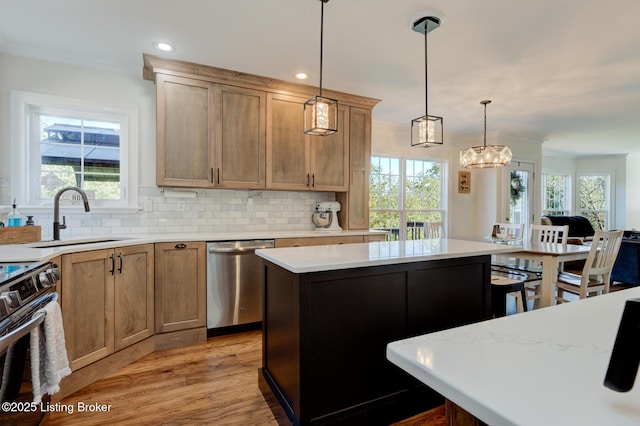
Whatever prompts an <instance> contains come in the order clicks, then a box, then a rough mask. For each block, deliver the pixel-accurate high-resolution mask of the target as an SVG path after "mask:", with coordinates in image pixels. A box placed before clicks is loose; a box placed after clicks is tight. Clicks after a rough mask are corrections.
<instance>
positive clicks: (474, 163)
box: [460, 100, 512, 169]
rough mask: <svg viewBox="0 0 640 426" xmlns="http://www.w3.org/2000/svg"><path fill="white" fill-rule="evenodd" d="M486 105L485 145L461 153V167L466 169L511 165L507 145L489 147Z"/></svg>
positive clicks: (485, 106) (485, 107) (485, 110)
mask: <svg viewBox="0 0 640 426" xmlns="http://www.w3.org/2000/svg"><path fill="white" fill-rule="evenodd" d="M480 103H481V104H482V105H484V144H483V145H482V146H472V147H469V148H467V149H465V150H462V151H460V165H461V166H462V167H464V168H466V169H488V168H495V167H502V166H505V165H507V164H509V163H511V157H512V154H511V149H510V148H509V147H508V146H506V145H487V104H490V103H491V101H488V100H487V101H480Z"/></svg>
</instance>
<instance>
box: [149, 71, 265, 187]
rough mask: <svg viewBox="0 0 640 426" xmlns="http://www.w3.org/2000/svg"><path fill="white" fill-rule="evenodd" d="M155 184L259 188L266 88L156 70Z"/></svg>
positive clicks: (262, 167)
mask: <svg viewBox="0 0 640 426" xmlns="http://www.w3.org/2000/svg"><path fill="white" fill-rule="evenodd" d="M156 93H157V117H156V120H157V121H156V122H157V131H156V138H157V140H156V150H157V152H156V155H157V168H156V173H157V174H156V182H157V184H158V185H160V186H181V187H190V188H214V187H215V188H238V189H260V188H264V182H265V180H264V158H265V151H264V150H265V99H266V94H265V92H262V91H258V90H251V89H243V88H238V87H230V86H223V85H217V84H212V83H208V82H203V81H200V80H194V79H189V78H183V77H176V76H171V75H164V74H158V75H157V76H156Z"/></svg>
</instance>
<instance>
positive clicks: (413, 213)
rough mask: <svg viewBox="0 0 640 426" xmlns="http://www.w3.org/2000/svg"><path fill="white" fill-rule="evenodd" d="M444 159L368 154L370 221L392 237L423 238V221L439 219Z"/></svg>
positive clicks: (441, 214)
mask: <svg viewBox="0 0 640 426" xmlns="http://www.w3.org/2000/svg"><path fill="white" fill-rule="evenodd" d="M442 170H443V163H442V162H439V161H426V160H412V159H406V160H405V159H401V158H391V157H377V156H373V157H371V177H370V179H371V180H370V198H369V210H370V218H369V223H370V226H371V228H373V229H382V230H387V231H390V238H392V239H409V240H411V239H420V238H424V226H423V224H424V223H426V222H442V221H443V220H444V219H443V218H444V210H443V208H442V206H443V204H444V203H443V193H444V191H443V187H444V185H443V178H442V176H443V175H442Z"/></svg>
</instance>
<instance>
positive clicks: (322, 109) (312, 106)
mask: <svg viewBox="0 0 640 426" xmlns="http://www.w3.org/2000/svg"><path fill="white" fill-rule="evenodd" d="M328 2H329V0H320V4H321V9H320V94H318V95H316V96H313V97H311V98H309V99H307V101H306V102H305V103H304V123H303V125H304V133H305V134H306V135H315V136H327V135H330V134H332V133H335V132H337V131H338V101H337V100H335V99H330V98H323V97H322V51H323V41H324V4H325V3H328Z"/></svg>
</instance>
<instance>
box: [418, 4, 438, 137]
mask: <svg viewBox="0 0 640 426" xmlns="http://www.w3.org/2000/svg"><path fill="white" fill-rule="evenodd" d="M440 22H441V19H440V18H439V17H436V16H423V17H422V18H419V19H417V20H415V21H414V22H413V25H412V29H413V31H416V32H418V33H420V34H424V110H425V111H424V115H423V116H422V117H418V118H416V119H413V120H411V146H421V147H425V148H428V147H431V146H439V145H442V143H443V136H442V131H443V130H442V117H436V116H435V115H429V90H428V78H427V77H428V72H427V69H428V67H427V34H428V33H429V32H431V31H433V30H435V29H436V28H438V27H439V26H440Z"/></svg>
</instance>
